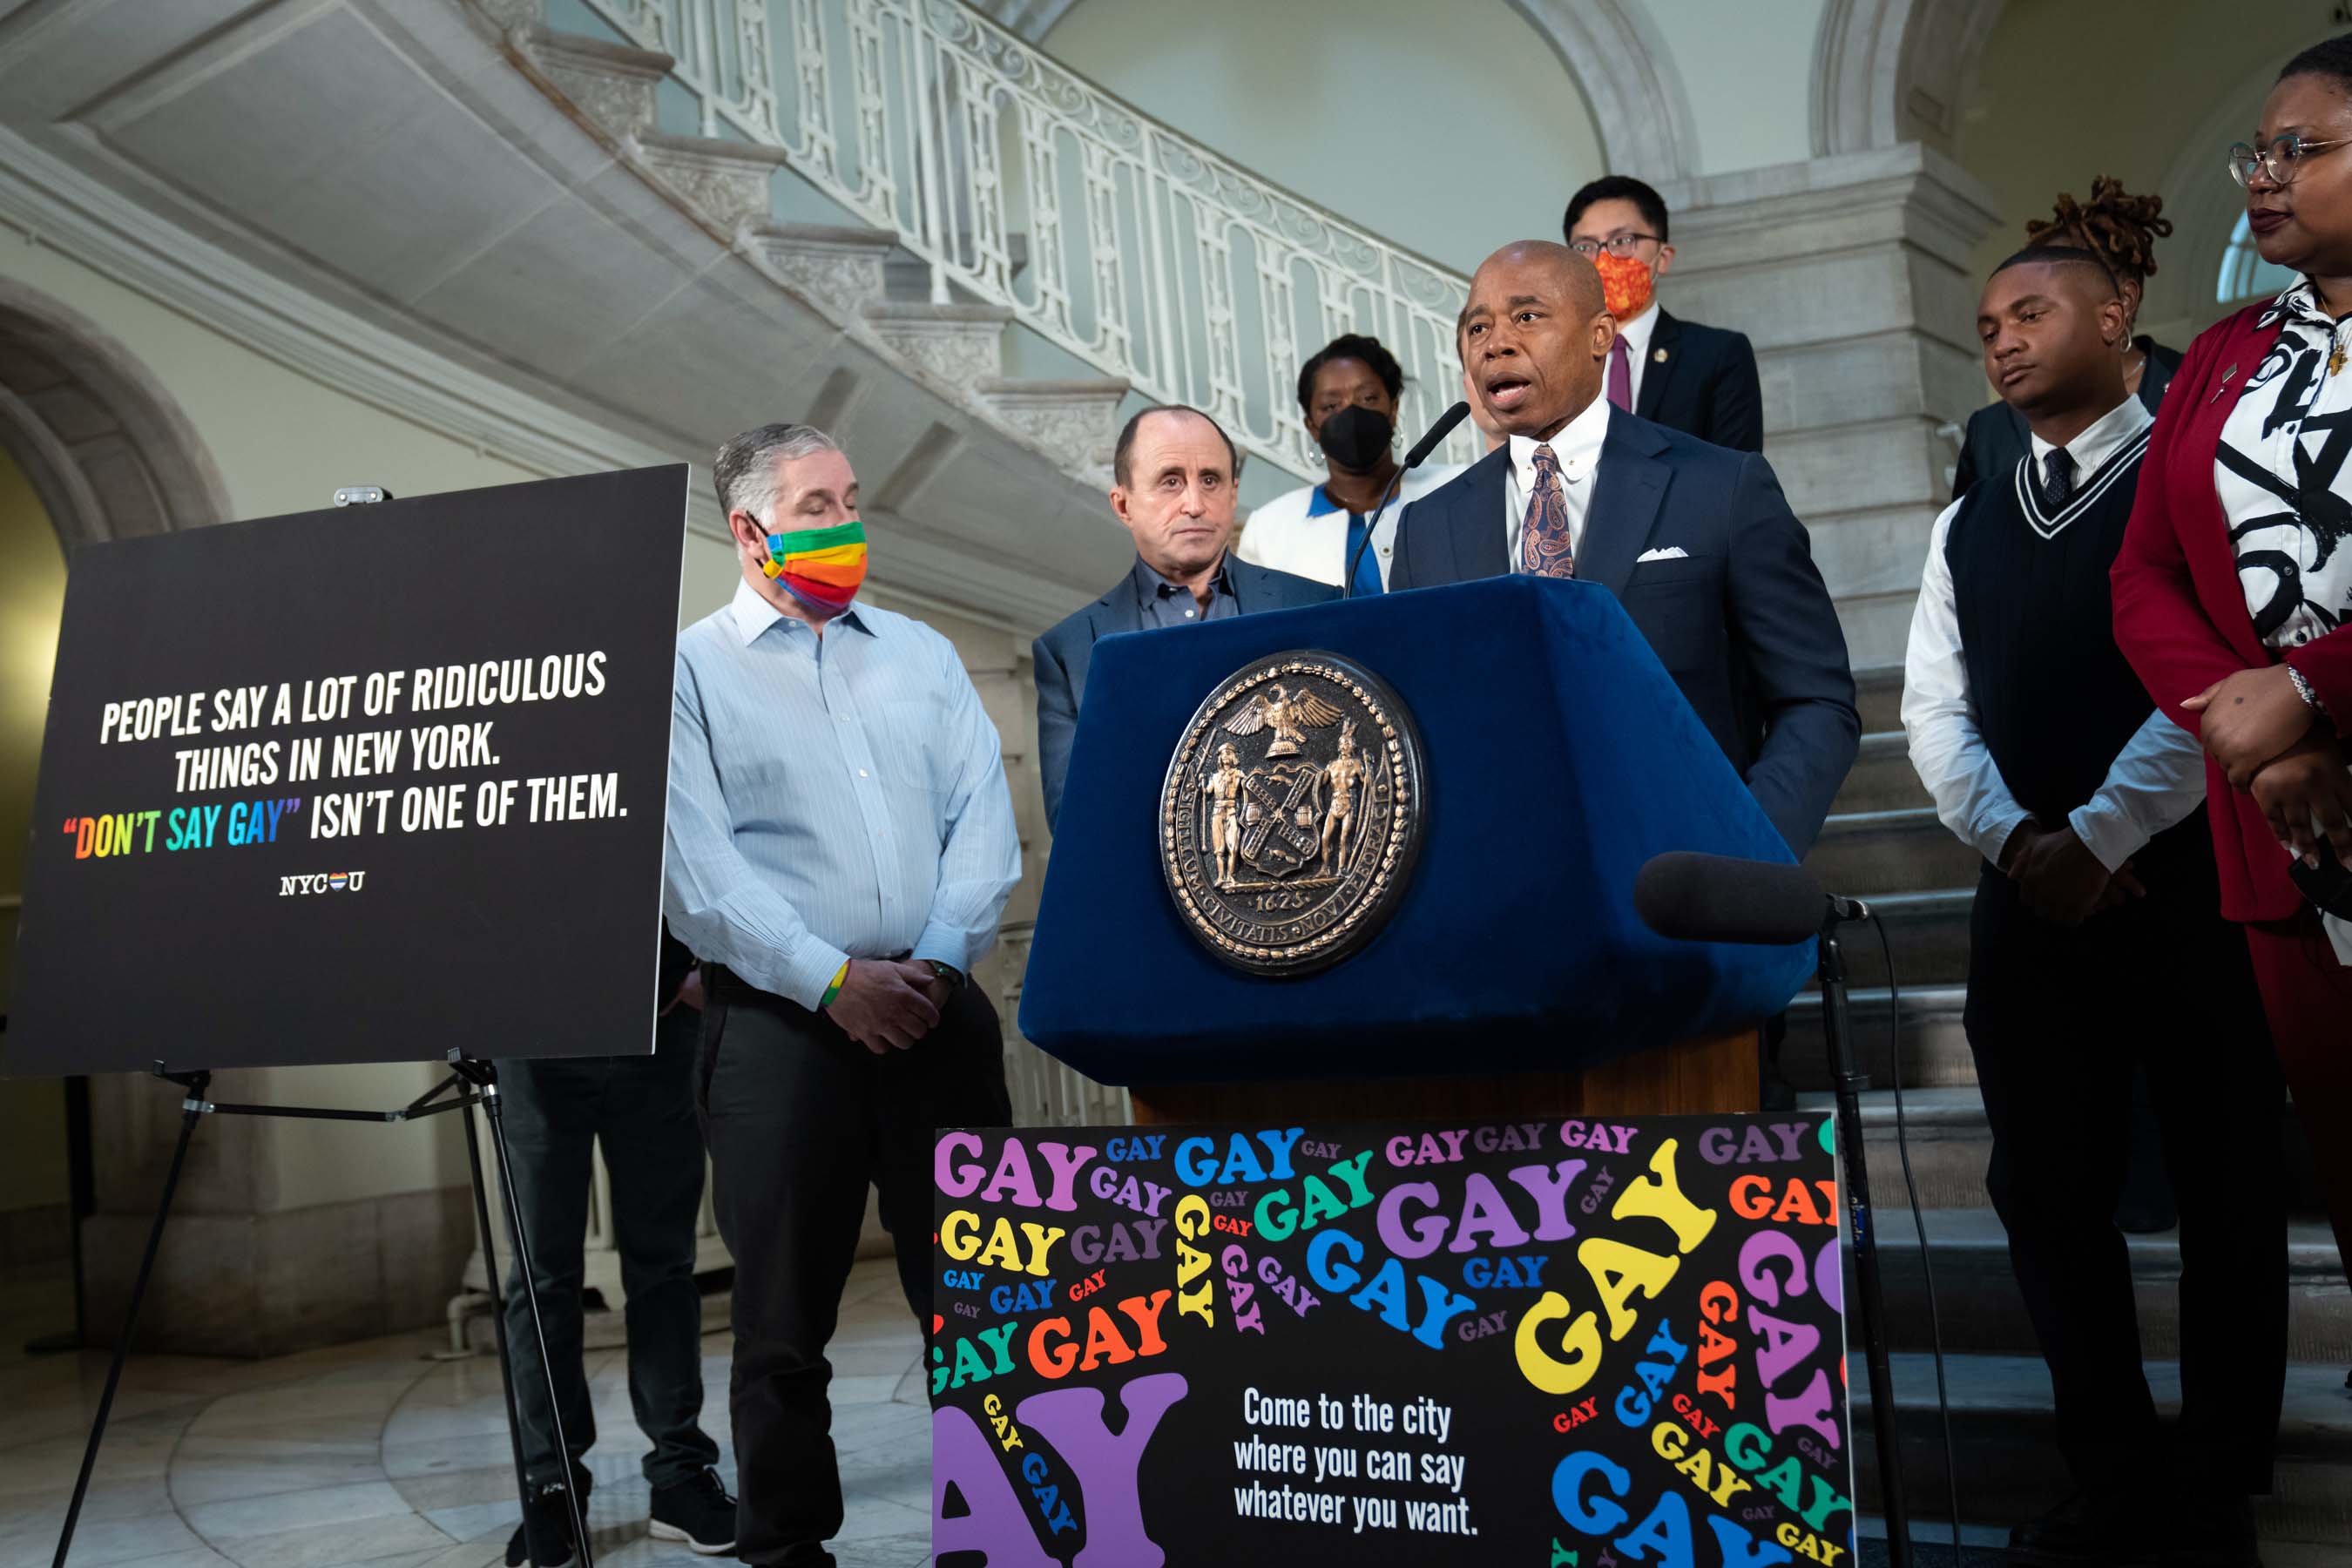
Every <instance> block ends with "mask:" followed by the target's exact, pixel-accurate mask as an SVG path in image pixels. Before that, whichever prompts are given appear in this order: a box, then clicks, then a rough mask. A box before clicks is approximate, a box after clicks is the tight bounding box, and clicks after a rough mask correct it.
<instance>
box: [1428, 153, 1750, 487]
mask: <svg viewBox="0 0 2352 1568" xmlns="http://www.w3.org/2000/svg"><path fill="white" fill-rule="evenodd" d="M1560 237H1561V238H1562V239H1564V240H1566V241H1567V242H1568V247H1569V248H1570V250H1573V251H1575V252H1576V253H1577V254H1578V255H1579V256H1581V257H1584V258H1586V259H1587V260H1589V261H1591V263H1592V265H1593V266H1594V267H1595V268H1598V269H1599V271H1600V273H1601V293H1602V298H1603V299H1604V300H1606V301H1607V302H1608V306H1609V311H1610V314H1612V315H1613V316H1615V317H1616V318H1617V342H1616V346H1615V347H1614V348H1612V350H1611V351H1610V361H1609V372H1608V380H1607V382H1606V383H1605V384H1604V386H1603V389H1602V390H1603V391H1604V393H1605V394H1606V395H1607V396H1608V399H1609V401H1610V402H1611V403H1612V404H1614V405H1616V406H1618V407H1620V408H1622V409H1623V410H1624V411H1625V412H1626V413H1628V414H1638V415H1640V416H1642V417H1643V418H1644V419H1647V420H1649V421H1650V422H1651V423H1652V424H1654V425H1664V426H1665V427H1666V428H1668V429H1669V430H1680V431H1681V432H1683V434H1685V435H1686V436H1696V437H1698V438H1699V439H1700V440H1702V441H1712V442H1714V443H1715V444H1716V445H1717V446H1718V447H1731V448H1732V449H1733V450H1735V451H1740V452H1760V451H1762V450H1763V449H1764V394H1763V389H1762V384H1761V383H1760V382H1759V379H1758V377H1757V374H1756V351H1755V349H1753V348H1752V347H1750V346H1749V345H1748V338H1747V335H1746V334H1745V333H1741V332H1734V331H1726V330H1724V329H1723V328H1721V327H1703V326H1701V325H1699V324H1698V323H1697V322H1696V321H1682V320H1680V319H1678V318H1676V317H1674V316H1670V315H1668V314H1667V313H1666V308H1665V307H1664V306H1663V305H1661V304H1659V303H1658V302H1657V300H1656V287H1657V279H1661V278H1663V277H1664V276H1665V275H1666V272H1667V270H1668V269H1669V268H1672V267H1673V266H1674V264H1675V247H1673V246H1672V245H1671V244H1669V243H1668V242H1667V239H1666V204H1665V199H1664V197H1662V196H1660V195H1658V193H1657V192H1656V191H1654V190H1653V189H1651V188H1650V187H1649V186H1648V185H1646V184H1643V183H1642V182H1641V181H1639V180H1636V179H1632V178H1629V177H1628V176H1626V175H1623V174H1607V175H1604V176H1602V177H1601V178H1600V179H1598V180H1595V181H1593V182H1592V183H1591V184H1588V185H1586V186H1585V187H1584V188H1583V189H1581V190H1580V191H1578V192H1577V193H1576V195H1573V196H1570V198H1569V202H1568V213H1567V216H1564V217H1562V218H1561V219H1560ZM1471 406H1472V407H1474V408H1475V407H1476V406H1477V399H1475V398H1473V399H1471Z"/></svg>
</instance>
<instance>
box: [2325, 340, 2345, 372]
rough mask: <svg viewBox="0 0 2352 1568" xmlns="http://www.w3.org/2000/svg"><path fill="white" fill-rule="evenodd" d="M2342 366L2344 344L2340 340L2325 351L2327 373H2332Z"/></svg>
mask: <svg viewBox="0 0 2352 1568" xmlns="http://www.w3.org/2000/svg"><path fill="white" fill-rule="evenodd" d="M2343 368H2344V345H2343V343H2342V342H2337V343H2336V346H2335V347H2334V348H2332V349H2330V350H2328V351H2327V374H2330V375H2334V374H2336V372H2337V371H2339V370H2342V369H2343Z"/></svg>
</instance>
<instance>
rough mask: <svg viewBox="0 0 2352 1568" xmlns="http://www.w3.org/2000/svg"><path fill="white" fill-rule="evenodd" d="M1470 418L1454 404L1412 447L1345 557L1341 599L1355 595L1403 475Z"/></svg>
mask: <svg viewBox="0 0 2352 1568" xmlns="http://www.w3.org/2000/svg"><path fill="white" fill-rule="evenodd" d="M1469 417H1470V405H1468V404H1466V403H1457V404H1455V405H1454V406H1453V407H1451V408H1449V409H1447V410H1446V411H1445V412H1444V413H1443V414H1441V415H1439V416H1437V423H1436V424H1434V425H1432V426H1430V427H1429V429H1428V432H1427V433H1426V434H1424V435H1423V437H1422V438H1421V439H1420V440H1418V441H1415V442H1414V443H1413V444H1412V451H1410V452H1407V453H1406V454H1405V455H1404V467H1403V468H1400V469H1398V470H1397V477H1396V483H1394V484H1393V485H1391V486H1390V487H1389V493H1388V494H1386V495H1384V496H1382V497H1381V504H1380V505H1379V506H1377V507H1375V508H1373V509H1372V521H1370V523H1368V524H1366V525H1365V528H1364V537H1363V538H1361V539H1360V540H1358V541H1357V542H1356V548H1355V550H1354V552H1351V553H1350V554H1349V557H1348V574H1347V576H1345V577H1343V578H1341V579H1340V580H1339V596H1340V597H1341V598H1343V599H1352V598H1354V597H1355V596H1356V568H1357V567H1359V566H1360V565H1362V564H1363V562H1364V552H1365V551H1366V550H1368V549H1370V547H1371V543H1372V536H1373V535H1374V534H1376V533H1378V532H1380V531H1381V514H1382V513H1384V512H1386V511H1387V510H1389V502H1390V501H1391V500H1395V499H1396V497H1397V494H1398V492H1399V491H1401V490H1402V489H1404V477H1405V475H1407V474H1409V473H1411V472H1412V470H1413V469H1415V468H1419V467H1421V460H1422V459H1423V458H1426V457H1428V456H1429V455H1430V454H1431V453H1432V452H1434V451H1435V450H1437V446H1438V443H1439V442H1441V441H1443V440H1444V439H1445V438H1446V437H1448V436H1451V435H1453V434H1454V426H1456V425H1459V424H1461V423H1462V422H1463V421H1464V420H1465V419H1467V418H1469Z"/></svg>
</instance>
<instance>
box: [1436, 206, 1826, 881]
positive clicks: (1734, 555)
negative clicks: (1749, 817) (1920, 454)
mask: <svg viewBox="0 0 2352 1568" xmlns="http://www.w3.org/2000/svg"><path fill="white" fill-rule="evenodd" d="M1616 336H1617V323H1616V321H1615V319H1614V318H1613V317H1612V316H1611V315H1610V313H1609V310H1608V308H1607V306H1606V305H1605V303H1604V302H1603V298H1602V292H1601V278H1600V274H1599V273H1598V272H1596V271H1595V270H1594V268H1593V265H1592V263H1591V262H1590V261H1588V260H1586V259H1585V258H1583V257H1581V256H1580V255H1578V254H1577V253H1576V252H1575V251H1572V250H1570V248H1569V247H1566V246H1564V245H1555V244H1550V243H1549V242H1546V241H1543V240H1522V241H1520V242H1518V243H1517V244H1514V245H1508V246H1506V247H1503V248H1502V249H1501V250H1498V251H1496V253H1495V254H1494V255H1492V256H1490V257H1488V258H1486V264H1485V265H1484V266H1482V267H1480V268H1478V271H1477V274H1476V276H1475V277H1474V278H1472V279H1471V280H1470V303H1469V305H1468V306H1467V307H1466V308H1465V310H1464V311H1463V313H1462V321H1461V332H1460V342H1461V348H1462V358H1463V363H1464V364H1465V366H1466V367H1467V369H1468V372H1469V384H1470V388H1471V391H1472V392H1473V394H1474V395H1475V396H1476V397H1477V398H1478V400H1479V401H1480V402H1481V403H1483V404H1484V405H1486V414H1487V416H1490V417H1491V418H1492V420H1493V421H1494V423H1495V424H1496V426H1499V427H1500V428H1501V429H1502V430H1503V431H1504V432H1505V434H1506V435H1507V437H1508V438H1507V440H1506V441H1505V442H1504V444H1503V445H1502V446H1500V447H1496V449H1495V450H1494V451H1492V452H1490V453H1488V454H1487V455H1486V457H1485V458H1482V459H1481V460H1480V461H1479V462H1478V463H1476V464H1475V466H1473V467H1472V468H1470V470H1469V471H1468V472H1466V473H1465V474H1464V475H1463V476H1462V477H1461V478H1460V479H1455V480H1454V482H1453V483H1452V484H1449V485H1446V486H1445V487H1444V488H1443V489H1439V490H1437V491H1435V492H1433V494H1430V495H1427V496H1424V497H1423V498H1422V499H1421V500H1417V501H1415V502H1413V503H1412V506H1410V507H1408V508H1407V509H1406V510H1405V513H1404V518H1403V520H1402V522H1400V523H1399V525H1398V529H1397V543H1396V557H1395V560H1394V562H1393V563H1392V564H1391V569H1390V576H1389V587H1390V589H1391V592H1394V591H1396V590H1399V589H1405V588H1427V587H1432V586H1434V585H1436V584H1443V583H1459V582H1464V581H1465V580H1467V579H1470V578H1474V577H1491V576H1496V575H1499V574H1504V573H1508V572H1524V573H1528V574H1535V575H1540V576H1551V577H1573V578H1577V579H1580V580H1581V581H1584V582H1587V583H1596V584H1600V585H1601V586H1602V587H1604V588H1606V589H1608V590H1609V591H1610V592H1611V593H1612V594H1614V595H1617V597H1618V600H1619V602H1621V603H1622V605H1624V606H1625V611H1626V613H1627V614H1628V615H1630V616H1633V624H1634V625H1635V626H1638V627H1640V628H1641V631H1642V635H1643V637H1646V638H1648V639H1649V643H1650V647H1652V648H1653V649H1654V650H1655V651H1656V653H1657V656H1658V659H1659V662H1660V663H1662V664H1664V666H1665V667H1666V669H1667V671H1668V672H1669V673H1671V674H1672V675H1673V676H1674V678H1675V684H1676V685H1677V686H1679V687H1680V688H1681V689H1682V692H1683V695H1684V697H1685V698H1686V699H1688V700H1689V702H1690V705H1691V707H1692V708H1693V709H1694V710H1696V711H1697V713H1698V716H1699V718H1700V719H1701V720H1702V721H1704V722H1705V723H1706V727H1707V730H1708V731H1709V732H1710V733H1712V734H1713V735H1714V736H1715V739H1716V742H1717V744H1718V745H1720V746H1721V747H1722V748H1723V750H1724V753H1725V754H1726V755H1727V756H1728V757H1729V758H1730V759H1731V763H1732V765H1733V766H1734V767H1736V768H1738V770H1739V773H1740V775H1741V776H1742V777H1743V778H1745V779H1746V780H1747V781H1748V789H1749V791H1750V792H1751V793H1752V794H1753V795H1755V796H1756V800H1757V803H1758V804H1759V805H1761V806H1762V807H1763V808H1764V815H1765V816H1768V817H1769V818H1770V819H1771V822H1772V826H1775V827H1777V828H1779V829H1780V837H1782V838H1784V839H1786V840H1788V844H1789V847H1790V849H1791V850H1792V851H1794V852H1795V853H1796V854H1797V855H1799V856H1802V855H1803V854H1804V853H1805V851H1806V850H1807V849H1808V848H1810V847H1811V845H1812V842H1813V839H1814V837H1816V836H1817V835H1818V834H1819V833H1820V832H1821V828H1822V820H1823V819H1824V818H1825V817H1826V816H1828V815H1829V809H1830V801H1831V799H1832V797H1833V796H1834V795H1836V794H1837V790H1838V785H1839V784H1842V783H1843V782H1844V780H1845V774H1846V769H1847V768H1848V767H1850V766H1851V765H1853V758H1854V752H1855V749H1856V747H1857V746H1858V744H1859V741H1860V736H1861V732H1862V725H1861V721H1860V720H1859V719H1858V718H1857V717H1856V715H1855V712H1854V705H1853V670H1852V669H1851V668H1849V666H1848V664H1847V662H1846V648H1845V636H1844V634H1843V632H1842V631H1841V630H1840V629H1839V627H1838V620H1837V612H1836V610H1835V608H1834V607H1833V606H1832V605H1831V603H1830V596H1829V591H1828V590H1827V589H1826V588H1824V587H1823V586H1822V576H1821V574H1820V573H1819V572H1818V571H1816V570H1814V567H1813V559H1812V552H1811V546H1810V544H1809V542H1808V541H1807V539H1806V536H1805V529H1804V525H1803V524H1802V523H1801V522H1799V521H1797V519H1796V515H1795V514H1794V513H1793V512H1791V511H1790V510H1789V503H1788V501H1787V500H1786V499H1784V498H1783V497H1782V495H1781V494H1780V482H1779V481H1778V480H1776V479H1774V478H1773V477H1772V469H1771V468H1770V466H1769V465H1768V464H1767V463H1766V462H1765V461H1764V459H1763V458H1760V457H1757V456H1755V455H1753V454H1751V453H1747V452H1736V451H1732V450H1730V449H1728V448H1727V447H1716V446H1711V445H1709V444H1708V443H1706V442H1705V441H1701V440H1698V439H1696V437H1690V436H1685V435H1683V434H1682V433H1681V432H1679V431H1675V430H1669V429H1666V428H1664V426H1658V425H1653V424H1651V423H1650V422H1649V421H1648V420H1646V419H1642V418H1638V417H1636V416H1633V415H1631V414H1628V413H1626V412H1625V411H1623V410H1622V409H1617V408H1612V406H1611V405H1610V404H1609V402H1608V400H1607V399H1606V398H1605V397H1604V396H1603V395H1602V380H1603V377H1604V375H1605V374H1606V373H1607V366H1608V364H1609V358H1610V345H1611V344H1612V342H1614V341H1615V340H1616Z"/></svg>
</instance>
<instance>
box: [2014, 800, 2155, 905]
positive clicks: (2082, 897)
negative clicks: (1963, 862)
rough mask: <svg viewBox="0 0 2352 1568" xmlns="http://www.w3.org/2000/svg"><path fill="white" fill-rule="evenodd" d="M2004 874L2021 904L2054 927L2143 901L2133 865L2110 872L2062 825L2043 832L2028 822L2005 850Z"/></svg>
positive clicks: (2031, 822)
mask: <svg viewBox="0 0 2352 1568" xmlns="http://www.w3.org/2000/svg"><path fill="white" fill-rule="evenodd" d="M2000 869H2001V873H2002V875H2004V876H2006V877H2007V878H2009V879H2010V880H2011V881H2012V882H2015V883H2016V884H2017V897H2018V901H2019V902H2021V903H2022V904H2023V905H2024V906H2025V907H2026V909H2027V910H2030V911H2031V912H2032V913H2033V914H2035V915H2037V916H2039V917H2040V918H2041V919H2042V920H2045V921H2049V922H2050V923H2051V924H2053V925H2061V926H2078V925H2081V924H2082V923H2083V922H2084V921H2086V920H2089V919H2090V918H2091V917H2092V916H2093V915H2096V914H2104V913H2105V912H2106V911H2107V910H2112V909H2115V908H2116V907H2117V906H2118V905H2120V904H2122V903H2123V902H2124V901H2125V900H2127V899H2144V898H2146V897H2147V889H2146V888H2144V887H2142V886H2141V885H2140V880H2139V878H2138V876H2137V874H2136V873H2135V872H2134V870H2133V868H2132V863H2131V862H2130V861H2128V860H2126V861H2125V862H2124V863H2123V864H2122V865H2121V866H2119V867H2117V868H2116V869H2115V870H2113V871H2110V870H2108V869H2107V868H2106V867H2105V866H2103V865H2101V864H2100V863H2099V858H2098V857H2097V856H2095V855H2094V854H2092V853H2091V850H2090V847H2089V846H2087V845H2085V844H2084V842H2083V841H2082V839H2080V838H2079V837H2075V834H2074V828H2073V827H2071V826H2067V825H2065V824H2063V823H2061V824H2060V825H2059V826H2056V827H2045V826H2042V824H2041V823H2039V822H2036V821H2034V820H2033V819H2032V817H2028V818H2027V819H2026V820H2025V821H2024V822H2022V823H2021V824H2019V825H2018V827H2017V829H2016V831H2015V832H2013V833H2011V835H2010V836H2009V842H2008V843H2006V844H2004V845H2002V846H2001V849H2000Z"/></svg>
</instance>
